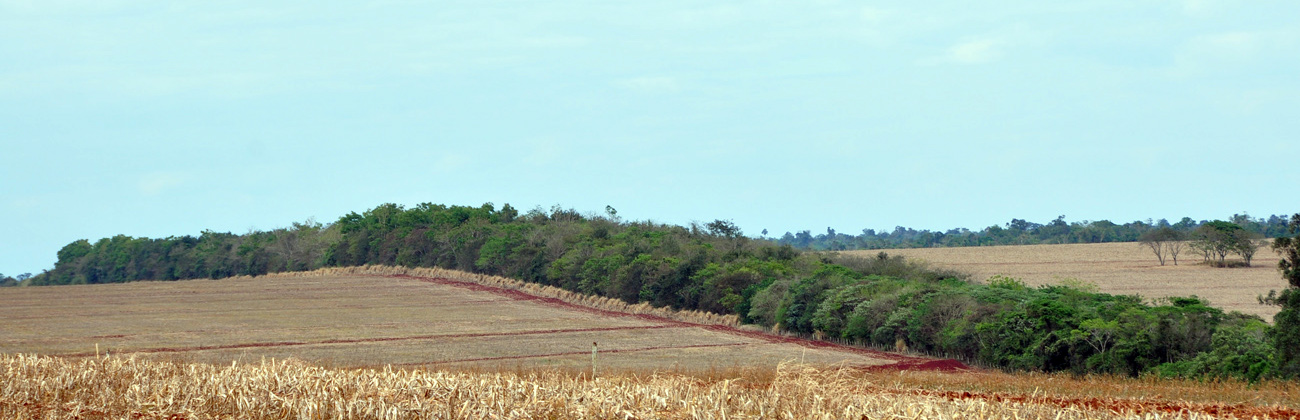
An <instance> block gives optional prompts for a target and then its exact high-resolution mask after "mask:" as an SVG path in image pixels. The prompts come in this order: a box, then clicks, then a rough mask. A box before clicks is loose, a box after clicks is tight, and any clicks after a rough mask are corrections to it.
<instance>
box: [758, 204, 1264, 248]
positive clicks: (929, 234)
mask: <svg viewBox="0 0 1300 420" xmlns="http://www.w3.org/2000/svg"><path fill="white" fill-rule="evenodd" d="M1227 222H1230V223H1233V224H1236V225H1238V226H1241V227H1242V228H1243V229H1245V231H1246V232H1250V233H1252V234H1255V235H1258V236H1259V237H1266V238H1276V237H1278V236H1281V235H1284V234H1285V233H1286V226H1287V218H1286V216H1282V215H1273V216H1269V217H1268V218H1254V217H1251V216H1250V215H1249V214H1244V213H1243V214H1234V215H1233V216H1232V217H1231V218H1229V220H1228V221H1227ZM1207 223H1212V222H1210V221H1205V220H1201V221H1196V220H1193V219H1192V218H1190V217H1184V218H1182V219H1181V220H1179V221H1177V222H1174V223H1170V222H1169V221H1168V220H1166V219H1160V220H1147V221H1140V220H1139V221H1134V222H1130V223H1124V224H1117V223H1114V222H1111V221H1109V220H1098V221H1087V220H1084V221H1078V222H1066V221H1065V216H1060V217H1057V218H1056V219H1055V220H1052V221H1051V222H1048V223H1046V224H1040V223H1034V222H1029V221H1026V220H1024V219H1011V221H1010V222H1008V223H1006V224H1005V225H993V226H989V227H987V228H984V229H982V230H978V231H973V230H969V229H966V228H956V229H949V230H947V231H931V230H924V229H923V230H916V229H911V228H905V227H902V226H897V227H895V228H894V230H892V231H886V230H881V231H877V230H875V229H863V230H862V233H861V234H858V235H852V234H846V233H842V232H837V231H835V229H831V228H826V233H820V234H816V235H814V234H813V233H812V231H811V230H803V231H800V232H797V233H790V232H786V233H785V235H782V236H781V237H779V238H773V239H775V240H776V241H777V243H780V244H786V245H790V246H793V247H795V248H800V249H812V250H827V251H842V250H852V249H889V248H930V247H956V246H991V245H1036V244H1076V243H1102V242H1137V241H1138V240H1139V239H1140V238H1141V237H1142V235H1143V234H1146V233H1148V232H1150V231H1153V230H1157V229H1168V230H1171V231H1174V232H1180V233H1182V234H1184V235H1190V234H1192V233H1193V232H1195V231H1196V230H1197V229H1198V228H1200V227H1201V226H1202V225H1205V224H1207ZM764 236H766V231H764Z"/></svg>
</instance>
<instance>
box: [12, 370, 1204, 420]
mask: <svg viewBox="0 0 1300 420" xmlns="http://www.w3.org/2000/svg"><path fill="white" fill-rule="evenodd" d="M0 371H3V380H2V381H3V382H0V418H5V419H47V418H48V419H63V418H85V419H94V418H150V419H180V418H187V419H207V418H247V419H293V418H298V419H426V418H427V419H446V418H502V419H516V418H519V419H554V418H602V419H650V418H668V419H747V418H782V419H840V418H852V419H858V418H871V419H878V418H909V419H916V418H924V419H984V418H1020V419H1035V418H1047V419H1107V418H1144V419H1154V418H1211V417H1210V416H1208V415H1206V414H1203V413H1181V414H1178V413H1171V414H1160V413H1149V412H1148V413H1132V412H1115V411H1089V410H1085V409H1080V408H1077V407H1060V406H1052V405H1039V404H1027V403H1014V402H991V401H987V400H982V399H951V398H939V397H933V396H926V395H916V394H914V393H909V392H906V390H903V389H897V388H893V387H891V385H888V384H879V383H872V381H870V380H869V379H867V378H864V377H862V376H860V375H854V374H853V373H852V372H851V371H849V370H845V369H817V368H812V367H807V366H796V365H783V366H779V367H778V368H777V371H776V372H775V374H774V375H773V376H772V377H771V378H770V381H764V382H763V383H749V382H746V380H745V379H743V378H738V379H723V380H702V379H699V378H694V377H690V376H684V375H676V374H650V375H637V374H614V375H611V376H608V377H600V378H597V379H595V380H591V379H589V378H586V377H585V376H584V375H574V374H570V373H565V372H560V371H533V372H491V373H485V372H445V371H423V370H394V369H378V370H374V369H371V370H341V369H327V368H322V367H317V366H310V365H306V364H304V363H301V362H296V361H263V362H261V363H257V364H248V365H240V364H232V365H226V366H213V365H206V364H187V363H178V362H171V361H154V360H148V359H141V358H135V357H130V356H127V357H120V356H118V357H100V358H84V359H63V358H52V357H41V356H24V355H6V356H0Z"/></svg>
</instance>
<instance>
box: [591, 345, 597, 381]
mask: <svg viewBox="0 0 1300 420" xmlns="http://www.w3.org/2000/svg"><path fill="white" fill-rule="evenodd" d="M591 379H596V342H595V341H592V342H591Z"/></svg>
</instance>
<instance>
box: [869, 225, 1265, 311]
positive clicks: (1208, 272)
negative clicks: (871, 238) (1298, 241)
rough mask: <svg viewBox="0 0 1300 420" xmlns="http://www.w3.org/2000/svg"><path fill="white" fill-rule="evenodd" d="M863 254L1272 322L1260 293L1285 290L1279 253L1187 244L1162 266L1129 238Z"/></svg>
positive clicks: (982, 277)
mask: <svg viewBox="0 0 1300 420" xmlns="http://www.w3.org/2000/svg"><path fill="white" fill-rule="evenodd" d="M844 252H845V253H848V254H853V255H860V256H874V255H876V254H878V253H880V252H886V253H888V254H889V255H902V256H904V257H907V258H911V259H919V260H923V261H926V262H928V263H930V264H931V265H933V266H936V267H947V268H953V269H957V270H961V271H964V272H968V273H971V274H972V275H973V278H974V279H976V280H985V279H988V278H989V277H991V276H995V275H1002V276H1009V277H1015V278H1018V279H1020V280H1022V281H1024V282H1025V283H1026V284H1029V285H1031V286H1037V285H1044V284H1056V283H1060V282H1061V281H1063V280H1067V279H1073V280H1081V281H1084V282H1088V283H1093V284H1096V285H1097V287H1098V288H1100V289H1101V291H1102V292H1105V293H1111V294H1123V295H1132V294H1137V295H1141V296H1143V297H1146V298H1152V299H1155V298H1162V297H1170V296H1188V295H1196V296H1199V297H1202V298H1206V299H1208V300H1209V301H1210V304H1211V305H1213V306H1215V307H1219V308H1222V309H1223V310H1225V311H1240V312H1243V313H1247V314H1254V315H1259V316H1261V317H1263V318H1264V319H1265V320H1267V321H1270V322H1271V321H1272V320H1273V315H1274V314H1276V313H1277V312H1278V308H1277V307H1274V306H1265V305H1260V304H1259V302H1258V300H1257V297H1258V296H1259V295H1267V294H1268V292H1269V291H1270V290H1279V291H1280V290H1282V289H1284V288H1286V281H1284V280H1282V276H1281V275H1280V274H1279V273H1278V271H1277V262H1278V255H1277V254H1276V253H1274V252H1273V251H1272V250H1271V249H1268V248H1266V247H1265V248H1260V250H1259V252H1258V253H1256V254H1255V258H1254V261H1252V266H1251V267H1248V268H1214V267H1210V266H1207V265H1203V264H1198V263H1200V262H1201V260H1202V258H1201V256H1200V255H1197V254H1193V253H1192V252H1188V250H1184V251H1183V252H1182V253H1181V254H1179V258H1178V260H1179V261H1178V262H1179V265H1173V262H1172V261H1168V262H1167V265H1164V266H1161V265H1160V262H1159V261H1158V260H1156V257H1155V254H1153V253H1152V252H1151V250H1150V249H1149V248H1147V247H1145V246H1142V245H1139V244H1137V243H1132V242H1121V243H1102V244H1065V245H1014V246H985V247H954V248H913V249H884V250H862V251H844Z"/></svg>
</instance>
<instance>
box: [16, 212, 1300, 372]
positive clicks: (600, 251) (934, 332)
mask: <svg viewBox="0 0 1300 420" xmlns="http://www.w3.org/2000/svg"><path fill="white" fill-rule="evenodd" d="M1243 220H1245V221H1247V222H1252V223H1259V224H1260V225H1261V226H1264V228H1265V229H1268V226H1272V222H1271V221H1267V222H1262V221H1257V220H1254V219H1250V218H1248V217H1247V218H1245V219H1243ZM1058 222H1059V223H1058ZM1180 223H1181V224H1182V226H1179V225H1180V224H1173V225H1170V226H1179V228H1182V227H1188V228H1194V226H1193V225H1199V223H1196V224H1193V223H1190V222H1188V223H1182V222H1180ZM1225 223H1226V222H1225ZM1013 224H1014V225H1015V226H1011V227H1009V228H1008V229H1001V228H998V229H994V228H989V229H988V230H986V232H987V234H988V235H993V234H994V232H1006V231H1012V232H1016V234H1015V235H1011V236H995V237H997V238H1006V237H1026V236H1025V235H1038V234H1039V233H1040V232H1053V231H1052V230H1051V229H1054V228H1055V229H1058V230H1059V231H1060V232H1068V231H1071V230H1072V229H1074V228H1071V226H1072V225H1070V224H1065V223H1064V221H1063V220H1061V219H1058V221H1057V222H1054V223H1053V224H1049V225H1042V226H1039V225H1033V224H1029V223H1027V222H1026V223H1024V224H1023V225H1022V224H1021V223H1013ZM1081 226H1082V225H1081ZM1097 226H1098V224H1097V223H1090V224H1087V225H1086V226H1084V227H1083V228H1082V229H1095V228H1097ZM1155 227H1159V226H1157V225H1147V228H1148V229H1151V228H1155ZM1286 227H1287V228H1288V229H1290V230H1284V231H1283V232H1282V235H1284V234H1287V232H1291V233H1297V234H1300V216H1297V218H1296V219H1295V220H1294V221H1293V223H1292V224H1291V225H1289V226H1286ZM1242 228H1243V229H1255V228H1256V227H1242ZM1115 231H1116V232H1118V231H1121V230H1120V229H1116V230H1115ZM866 233H869V232H866ZM866 233H864V235H863V236H864V237H867V236H870V237H875V236H874V235H867V234H866ZM998 235H1001V233H998ZM805 236H807V235H805ZM947 236H948V235H945V237H947ZM1279 236H1281V235H1279ZM826 237H827V238H840V236H837V235H835V234H834V232H828V235H826ZM1042 237H1044V238H1053V237H1058V235H1057V234H1046V233H1044V234H1042ZM1298 242H1300V241H1298ZM1288 243H1291V242H1288ZM792 245H793V244H789V243H784V244H783V243H778V242H774V241H770V240H764V239H755V238H750V237H747V236H745V235H744V232H742V231H741V229H740V228H739V227H737V226H736V225H735V224H734V223H732V222H730V221H727V220H715V221H713V222H710V223H705V224H703V225H701V224H691V225H689V226H675V225H666V224H659V223H653V222H648V221H625V220H623V219H622V218H620V217H619V216H618V212H617V211H616V210H615V209H613V208H611V207H607V208H606V209H605V212H604V214H594V213H588V214H583V213H579V212H578V211H576V210H573V209H565V208H562V207H560V206H555V207H552V208H551V209H550V210H544V209H542V208H535V209H533V210H531V211H528V212H527V213H520V212H519V211H518V210H516V209H515V208H513V207H511V206H510V205H508V204H507V205H504V206H502V207H501V208H497V207H496V206H494V205H492V204H490V203H489V204H484V205H482V206H479V207H467V206H445V205H438V204H430V203H425V204H420V205H417V206H414V207H411V208H406V207H403V206H400V205H396V204H383V205H380V206H378V207H375V208H373V209H370V210H367V211H365V212H363V213H355V212H354V213H349V214H347V215H345V216H343V217H341V218H339V219H338V220H337V221H335V222H333V223H328V224H323V223H318V222H315V221H312V220H308V221H307V222H304V223H294V224H293V225H292V226H290V227H286V228H280V229H275V230H271V231H262V232H250V233H248V234H244V235H236V234H231V233H221V232H212V231H204V232H202V234H200V235H199V236H197V237H196V236H180V237H169V238H161V239H150V238H135V237H130V236H125V235H118V236H114V237H112V238H103V239H99V240H97V241H94V242H90V241H88V240H79V241H75V242H73V243H71V244H68V245H67V246H65V247H64V248H63V249H62V250H60V251H59V252H58V262H57V263H56V264H55V267H54V269H53V270H49V271H46V272H44V273H41V274H39V275H36V276H34V277H32V278H30V279H26V281H24V282H23V284H26V285H59V284H97V283H117V282H126V281H136V280H179V279H191V278H223V277H230V276H236V275H254V276H255V275H262V274H267V273H272V272H281V271H294V270H310V269H315V268H320V267H326V266H356V265H366V264H377V265H399V266H409V267H442V268H450V269H458V270H465V271H472V272H478V273H485V274H493V275H501V276H507V277H512V278H516V279H520V280H523V281H527V282H535V283H541V284H547V285H552V286H557V287H561V288H564V289H568V290H572V291H577V292H581V293H586V294H593V295H600V296H607V297H612V298H617V299H622V300H624V301H627V302H648V303H650V304H653V305H656V306H671V307H674V308H681V309H698V310H706V311H712V312H717V313H723V314H736V315H739V316H740V317H741V319H742V320H744V321H745V322H749V323H755V324H760V325H763V326H767V327H770V328H773V329H777V330H782V331H786V332H791V333H797V334H806V335H809V336H813V337H819V338H826V339H835V340H840V341H844V342H849V343H857V344H864V345H875V346H882V347H890V348H908V349H912V350H919V351H924V352H928V353H932V354H945V355H950V356H953V357H959V358H961V359H963V360H967V361H970V362H974V363H978V364H982V365H987V366H995V367H1000V368H1005V369H1019V370H1033V371H1062V370H1065V371H1073V372H1079V373H1085V372H1107V373H1119V374H1127V375H1138V374H1142V373H1146V372H1155V373H1158V374H1162V375H1169V376H1187V377H1237V378H1245V379H1249V380H1256V379H1260V378H1266V377H1283V376H1294V375H1297V374H1298V373H1300V372H1297V371H1296V370H1297V369H1295V368H1294V367H1295V365H1296V363H1297V362H1296V360H1295V359H1297V358H1300V355H1295V354H1294V352H1290V353H1288V352H1287V351H1279V350H1285V349H1287V348H1289V346H1290V344H1288V343H1291V341H1287V340H1300V338H1296V337H1293V336H1294V335H1286V334H1279V333H1276V330H1278V328H1276V327H1271V326H1269V325H1268V324H1267V323H1265V322H1264V321H1263V320H1262V319H1260V318H1258V317H1255V316H1249V315H1243V314H1240V313H1235V312H1234V313H1230V314H1229V313H1224V312H1223V311H1222V310H1219V309H1217V308H1213V307H1210V306H1207V304H1206V303H1205V302H1204V301H1203V300H1201V299H1198V298H1196V297H1184V298H1174V299H1167V300H1163V301H1160V302H1154V303H1153V302H1148V301H1145V300H1144V299H1142V298H1141V297H1138V296H1115V295H1109V294H1105V293H1099V292H1098V291H1097V290H1096V288H1095V286H1090V285H1087V284H1067V285H1055V286H1045V287H1037V288H1034V287H1028V286H1026V285H1025V284H1024V283H1021V282H1020V281H1018V280H1016V279H1011V278H1000V277H999V278H993V279H989V280H988V281H987V282H981V281H979V280H982V279H970V278H969V276H967V275H965V274H963V273H960V272H954V271H949V270H943V269H937V268H934V267H929V266H926V265H924V264H920V263H917V262H913V261H908V260H905V259H903V258H901V257H897V256H890V255H888V254H886V253H883V252H882V253H880V254H878V255H876V256H875V257H871V258H861V257H852V256H846V255H841V254H838V253H828V252H817V251H805V250H801V249H797V248H795V247H794V246H792ZM800 245H801V246H807V245H808V244H800ZM1298 258H1300V257H1298ZM1292 284H1296V283H1295V282H1293V283H1292ZM1294 296H1297V295H1296V294H1294V293H1289V292H1285V291H1284V294H1283V295H1282V296H1280V297H1274V300H1273V301H1271V302H1273V303H1275V304H1279V305H1284V304H1285V303H1277V302H1291V301H1296V302H1297V303H1300V299H1293V297H1294ZM1294 313H1295V311H1290V310H1284V311H1283V314H1284V315H1287V316H1292V317H1294ZM1288 319H1289V318H1288ZM1288 322H1290V321H1288ZM1288 325H1289V324H1288Z"/></svg>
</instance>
